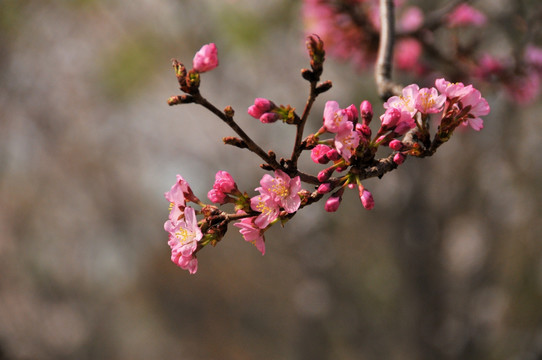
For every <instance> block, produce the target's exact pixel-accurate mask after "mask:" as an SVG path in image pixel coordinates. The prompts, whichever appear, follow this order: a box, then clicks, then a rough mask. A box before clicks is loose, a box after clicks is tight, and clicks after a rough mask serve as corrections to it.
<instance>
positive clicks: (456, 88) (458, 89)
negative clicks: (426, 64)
mask: <svg viewBox="0 0 542 360" xmlns="http://www.w3.org/2000/svg"><path fill="white" fill-rule="evenodd" d="M435 86H436V88H437V89H438V91H440V93H441V94H444V95H446V98H448V99H450V100H453V99H457V98H459V99H461V98H462V97H464V96H466V95H468V94H470V93H471V92H472V90H473V89H474V88H473V87H472V85H467V86H465V85H464V84H463V83H461V82H458V83H451V82H449V81H447V80H445V79H444V78H440V79H436V80H435Z"/></svg>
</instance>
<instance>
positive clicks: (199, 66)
mask: <svg viewBox="0 0 542 360" xmlns="http://www.w3.org/2000/svg"><path fill="white" fill-rule="evenodd" d="M217 66H218V51H217V48H216V45H215V44H214V43H210V44H207V45H203V46H202V47H201V49H200V50H199V51H198V52H197V53H196V55H195V56H194V60H193V61H192V68H193V69H194V70H196V71H198V72H200V73H202V72H206V71H210V70H213V69H214V68H215V67H217Z"/></svg>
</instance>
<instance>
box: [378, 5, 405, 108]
mask: <svg viewBox="0 0 542 360" xmlns="http://www.w3.org/2000/svg"><path fill="white" fill-rule="evenodd" d="M380 23H381V29H380V44H379V46H378V57H377V60H376V66H375V81H376V85H377V88H378V94H379V95H380V97H381V98H382V100H384V101H386V100H387V99H388V98H390V97H391V96H393V95H399V94H401V89H402V87H401V86H400V85H398V84H395V83H394V82H393V81H392V80H391V72H392V61H393V43H394V37H395V13H394V4H393V0H380Z"/></svg>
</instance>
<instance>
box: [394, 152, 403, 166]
mask: <svg viewBox="0 0 542 360" xmlns="http://www.w3.org/2000/svg"><path fill="white" fill-rule="evenodd" d="M405 159H406V155H405V154H403V153H397V154H395V155H394V156H393V162H394V163H396V164H397V165H401V164H402V163H404V162H405Z"/></svg>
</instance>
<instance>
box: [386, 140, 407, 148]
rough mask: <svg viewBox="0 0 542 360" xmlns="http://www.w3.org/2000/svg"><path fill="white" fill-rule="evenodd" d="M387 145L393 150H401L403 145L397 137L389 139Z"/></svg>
mask: <svg viewBox="0 0 542 360" xmlns="http://www.w3.org/2000/svg"><path fill="white" fill-rule="evenodd" d="M388 146H389V147H390V148H391V149H392V150H395V151H401V150H402V149H403V147H404V145H403V143H402V142H401V141H399V140H397V139H394V140H392V141H390V143H389V145H388Z"/></svg>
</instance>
